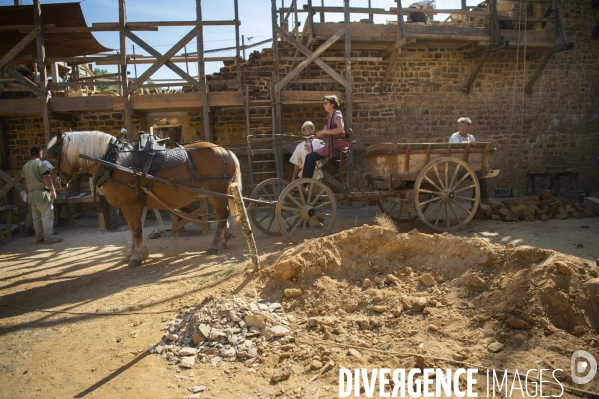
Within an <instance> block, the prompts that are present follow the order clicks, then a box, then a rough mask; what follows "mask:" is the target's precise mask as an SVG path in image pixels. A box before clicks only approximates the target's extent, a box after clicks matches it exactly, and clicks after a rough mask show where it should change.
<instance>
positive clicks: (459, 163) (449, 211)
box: [414, 157, 480, 231]
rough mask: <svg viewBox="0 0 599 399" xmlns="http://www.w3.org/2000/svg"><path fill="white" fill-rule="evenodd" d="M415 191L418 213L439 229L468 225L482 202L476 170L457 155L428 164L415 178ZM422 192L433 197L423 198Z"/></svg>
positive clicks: (425, 221)
mask: <svg viewBox="0 0 599 399" xmlns="http://www.w3.org/2000/svg"><path fill="white" fill-rule="evenodd" d="M414 191H415V192H416V193H417V195H416V198H415V201H414V202H415V203H416V205H415V206H416V212H418V216H419V217H420V219H421V220H422V221H423V222H424V223H426V224H427V225H428V226H429V227H431V228H432V229H433V230H437V231H457V230H460V229H461V228H463V227H465V226H466V225H467V224H468V222H470V220H472V218H473V217H474V214H475V213H476V210H477V209H478V205H479V203H480V185H479V183H478V178H477V177H476V174H475V173H474V170H472V168H471V167H470V166H469V165H468V164H467V163H466V162H465V161H463V160H461V159H459V158H454V157H443V158H438V159H435V160H434V161H432V162H430V163H429V164H428V165H426V166H425V167H424V169H422V170H421V171H420V174H419V175H418V178H417V179H416V183H415V184H414ZM423 194H428V195H430V198H429V199H426V200H424V201H423V200H422V195H423ZM429 205H430V206H429ZM426 206H428V209H427V208H426Z"/></svg>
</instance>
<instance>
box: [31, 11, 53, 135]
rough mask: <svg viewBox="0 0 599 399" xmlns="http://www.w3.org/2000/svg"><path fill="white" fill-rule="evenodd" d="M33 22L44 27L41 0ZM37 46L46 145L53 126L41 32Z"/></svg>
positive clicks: (44, 50) (34, 12)
mask: <svg viewBox="0 0 599 399" xmlns="http://www.w3.org/2000/svg"><path fill="white" fill-rule="evenodd" d="M33 22H34V23H35V25H37V26H39V27H43V20H42V5H41V3H40V0H33ZM35 44H36V48H37V67H38V70H39V76H40V91H41V92H42V99H43V106H42V123H43V125H44V138H45V139H46V143H48V142H50V139H51V138H52V125H51V124H50V117H49V115H48V114H49V112H50V107H49V104H48V100H49V98H50V97H49V96H48V89H47V87H46V85H47V84H48V76H47V70H46V47H45V44H44V32H43V31H41V32H40V33H39V34H38V35H37V37H36V38H35Z"/></svg>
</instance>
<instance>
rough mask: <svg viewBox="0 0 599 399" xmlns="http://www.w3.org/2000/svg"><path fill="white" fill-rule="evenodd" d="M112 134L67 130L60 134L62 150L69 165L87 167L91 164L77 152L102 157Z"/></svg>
mask: <svg viewBox="0 0 599 399" xmlns="http://www.w3.org/2000/svg"><path fill="white" fill-rule="evenodd" d="M111 137H112V136H111V135H109V134H107V133H102V132H98V131H86V132H69V133H65V134H64V135H63V136H62V151H63V155H64V157H65V160H66V162H68V163H69V164H70V165H73V166H78V167H81V168H87V167H89V166H91V165H92V162H91V161H87V160H85V159H82V158H80V157H79V154H85V155H89V156H90V157H94V158H99V159H102V158H103V157H104V153H105V152H106V149H107V148H108V143H109V142H110V138H111Z"/></svg>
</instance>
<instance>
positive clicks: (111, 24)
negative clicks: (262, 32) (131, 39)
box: [92, 20, 241, 30]
mask: <svg viewBox="0 0 599 399" xmlns="http://www.w3.org/2000/svg"><path fill="white" fill-rule="evenodd" d="M240 24H241V21H236V20H222V21H202V25H204V26H220V25H240ZM196 25H197V22H196V21H150V22H127V27H128V28H145V27H148V26H196ZM92 27H94V28H112V29H115V30H119V29H120V27H119V24H117V23H114V22H94V23H92Z"/></svg>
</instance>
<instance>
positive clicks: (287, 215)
mask: <svg viewBox="0 0 599 399" xmlns="http://www.w3.org/2000/svg"><path fill="white" fill-rule="evenodd" d="M276 215H277V224H278V225H279V230H280V231H281V233H283V235H284V236H285V237H287V238H288V239H289V240H290V241H293V242H301V241H303V240H305V239H309V238H316V237H322V236H325V235H327V234H329V233H330V232H331V230H332V229H333V225H334V224H335V219H336V217H337V199H336V198H335V196H334V195H333V192H332V191H331V189H330V188H328V187H327V186H325V185H324V184H323V183H321V182H319V181H318V180H314V179H299V180H295V181H294V182H292V183H291V184H289V185H288V186H287V187H285V189H284V190H283V192H282V193H281V196H280V197H279V201H278V202H277V208H276Z"/></svg>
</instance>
